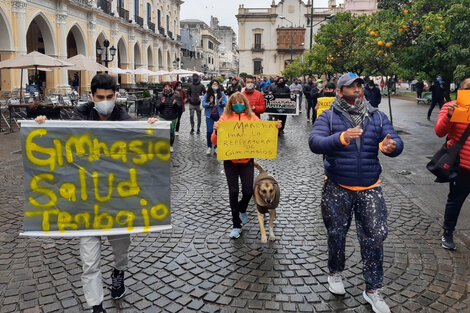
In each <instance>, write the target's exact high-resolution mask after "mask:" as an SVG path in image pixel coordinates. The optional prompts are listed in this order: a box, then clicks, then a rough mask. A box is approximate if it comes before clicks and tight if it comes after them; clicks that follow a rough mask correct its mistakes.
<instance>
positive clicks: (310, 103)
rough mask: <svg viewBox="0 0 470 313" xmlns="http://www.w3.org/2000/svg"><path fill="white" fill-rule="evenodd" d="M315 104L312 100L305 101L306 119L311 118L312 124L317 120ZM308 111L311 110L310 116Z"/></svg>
mask: <svg viewBox="0 0 470 313" xmlns="http://www.w3.org/2000/svg"><path fill="white" fill-rule="evenodd" d="M315 106H316V103H315V102H314V101H313V99H307V118H310V116H311V117H312V122H315V120H316V119H317V110H315ZM310 110H312V115H310Z"/></svg>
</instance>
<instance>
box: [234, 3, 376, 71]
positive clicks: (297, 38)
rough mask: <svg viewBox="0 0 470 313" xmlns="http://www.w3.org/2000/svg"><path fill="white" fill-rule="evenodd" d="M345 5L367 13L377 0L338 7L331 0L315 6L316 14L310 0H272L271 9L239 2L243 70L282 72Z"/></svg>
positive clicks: (308, 46) (239, 37)
mask: <svg viewBox="0 0 470 313" xmlns="http://www.w3.org/2000/svg"><path fill="white" fill-rule="evenodd" d="M366 2H367V6H365V4H366ZM359 4H360V5H359ZM369 5H370V6H369ZM374 5H375V6H374ZM346 7H347V8H348V10H352V9H353V8H355V9H356V10H352V11H353V12H354V13H356V12H358V13H359V12H360V13H365V8H366V7H367V8H370V9H372V8H373V9H374V10H376V8H377V4H376V1H375V0H374V1H372V0H371V1H368V0H345V3H344V5H339V6H337V5H336V1H335V0H330V1H329V4H328V7H327V8H313V14H312V2H311V0H308V2H307V3H305V2H304V1H302V0H280V1H279V2H278V3H277V4H276V2H275V0H273V2H272V4H271V7H270V8H245V6H244V5H243V4H242V5H240V6H239V8H238V14H237V16H236V17H237V21H238V40H239V52H240V72H246V73H248V74H255V75H265V76H269V75H280V74H281V72H282V71H283V70H284V69H285V68H286V67H287V66H288V65H289V63H290V62H292V60H294V59H295V58H296V57H299V56H301V55H302V54H303V53H304V52H305V51H308V50H309V49H310V46H311V43H312V42H313V36H311V35H310V33H311V32H312V34H313V35H314V34H315V33H316V32H317V30H318V29H319V28H320V27H321V24H322V23H326V22H327V21H328V18H329V17H331V16H332V14H334V13H337V12H343V11H345V10H346ZM367 12H370V11H367ZM311 26H312V27H311Z"/></svg>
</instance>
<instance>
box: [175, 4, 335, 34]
mask: <svg viewBox="0 0 470 313" xmlns="http://www.w3.org/2000/svg"><path fill="white" fill-rule="evenodd" d="M183 1H184V3H183V4H182V5H181V16H180V18H181V20H186V19H198V20H202V21H204V22H206V23H207V25H209V24H210V20H211V15H212V16H216V17H217V18H218V19H219V25H222V26H231V27H232V28H233V30H234V31H235V33H236V34H237V36H238V26H237V18H236V17H235V15H237V14H238V6H239V5H240V4H244V5H245V8H269V7H270V6H271V3H272V0H183ZM279 2H280V0H276V4H277V3H279ZM304 2H305V3H307V0H304ZM336 2H337V3H338V4H339V3H343V1H342V0H337V1H336ZM313 3H314V6H315V7H316V8H326V7H327V6H328V0H314V1H313Z"/></svg>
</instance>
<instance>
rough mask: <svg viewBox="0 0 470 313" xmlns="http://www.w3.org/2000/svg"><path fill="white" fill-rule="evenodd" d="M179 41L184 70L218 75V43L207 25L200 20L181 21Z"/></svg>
mask: <svg viewBox="0 0 470 313" xmlns="http://www.w3.org/2000/svg"><path fill="white" fill-rule="evenodd" d="M181 40H182V45H183V46H182V61H183V63H184V67H185V68H188V69H192V70H196V71H199V72H203V73H205V74H211V75H219V74H220V68H219V47H220V41H219V40H218V39H217V35H216V34H215V32H214V30H213V29H211V28H210V27H209V25H207V24H206V23H204V22H203V21H201V20H182V21H181Z"/></svg>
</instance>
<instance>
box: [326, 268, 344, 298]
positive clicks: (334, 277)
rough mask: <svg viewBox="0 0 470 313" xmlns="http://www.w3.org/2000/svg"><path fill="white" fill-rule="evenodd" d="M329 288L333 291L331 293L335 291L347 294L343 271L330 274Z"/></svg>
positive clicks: (338, 293) (339, 293) (336, 293)
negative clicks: (342, 275)
mask: <svg viewBox="0 0 470 313" xmlns="http://www.w3.org/2000/svg"><path fill="white" fill-rule="evenodd" d="M328 290H329V291H331V293H334V294H335V295H344V294H346V291H345V290H344V284H343V277H341V273H335V274H331V275H328Z"/></svg>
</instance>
